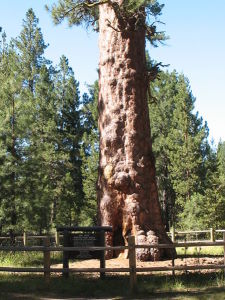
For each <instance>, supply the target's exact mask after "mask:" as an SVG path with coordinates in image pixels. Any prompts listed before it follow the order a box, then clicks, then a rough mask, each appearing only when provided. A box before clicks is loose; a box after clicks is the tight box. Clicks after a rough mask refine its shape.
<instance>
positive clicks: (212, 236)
mask: <svg viewBox="0 0 225 300" xmlns="http://www.w3.org/2000/svg"><path fill="white" fill-rule="evenodd" d="M210 241H211V242H215V232H214V229H213V228H210Z"/></svg>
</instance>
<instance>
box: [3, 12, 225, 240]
mask: <svg viewBox="0 0 225 300" xmlns="http://www.w3.org/2000/svg"><path fill="white" fill-rule="evenodd" d="M5 30H6V32H7V28H5ZM0 40H1V44H0V233H11V234H14V233H21V232H22V231H24V230H26V231H30V232H39V233H42V232H49V231H51V230H52V229H53V228H55V226H57V225H78V224H79V225H91V224H96V222H97V196H96V181H97V172H98V160H99V133H98V125H97V123H98V122H97V120H98V112H97V99H98V83H97V81H96V82H94V83H93V85H92V86H90V87H89V94H84V95H80V92H79V83H78V82H77V80H76V78H75V74H74V72H73V70H72V68H71V67H70V66H69V61H68V59H67V58H66V57H65V56H62V57H61V58H59V64H58V65H57V66H54V65H53V64H52V62H51V61H49V60H48V59H47V58H46V57H45V49H46V48H47V44H46V43H45V41H44V40H43V35H42V31H41V29H40V28H39V25H38V18H37V17H36V16H35V13H34V12H33V10H32V9H30V10H28V12H27V13H26V16H25V19H24V21H23V26H22V29H21V32H20V35H19V36H18V37H17V38H15V39H12V40H11V41H8V39H7V36H6V34H5V32H3V33H2V35H1V39H0ZM150 89H151V93H150V95H149V110H150V119H151V132H152V141H153V152H154V155H155V160H156V172H157V183H158V189H159V197H160V203H161V207H162V212H163V220H164V224H165V226H166V229H167V230H169V229H170V227H171V226H176V228H184V229H204V228H205V227H206V226H208V227H211V226H212V225H213V226H214V227H215V226H216V227H217V228H218V227H223V228H224V227H225V224H224V223H225V221H224V219H225V218H224V211H225V200H224V196H225V142H222V141H221V142H220V143H219V145H218V147H217V148H216V147H215V146H213V145H211V144H210V143H209V141H208V133H209V129H208V127H207V124H206V123H205V122H204V121H203V120H202V118H201V117H200V116H199V114H198V113H197V112H195V110H194V108H195V107H194V104H195V98H194V96H193V95H192V92H191V87H190V84H189V82H188V79H187V78H186V77H185V76H184V75H183V74H178V73H177V72H176V71H173V72H169V71H161V72H160V73H159V76H158V78H157V79H156V80H155V81H154V82H153V83H151V87H150ZM206 215H207V218H205V216H206Z"/></svg>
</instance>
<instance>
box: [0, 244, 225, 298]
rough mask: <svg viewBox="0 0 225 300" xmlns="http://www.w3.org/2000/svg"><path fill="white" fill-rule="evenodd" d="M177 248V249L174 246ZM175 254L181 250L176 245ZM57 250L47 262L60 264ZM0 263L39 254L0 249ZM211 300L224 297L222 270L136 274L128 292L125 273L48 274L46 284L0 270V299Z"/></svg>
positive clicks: (35, 262)
mask: <svg viewBox="0 0 225 300" xmlns="http://www.w3.org/2000/svg"><path fill="white" fill-rule="evenodd" d="M177 250H178V249H177ZM177 252H178V255H181V256H182V255H184V254H185V249H183V248H179V250H178V251H177ZM195 254H199V249H196V248H189V249H188V250H187V251H186V254H185V256H186V255H187V256H188V255H190V256H193V255H194V256H195ZM221 254H223V247H222V248H221V249H220V248H218V247H217V248H212V247H204V248H202V249H201V250H200V255H207V256H210V255H214V256H216V255H221ZM61 261H62V257H61V254H60V253H53V255H52V257H51V262H52V263H53V264H54V263H60V262H61ZM0 266H15V267H19V266H24V267H25V266H27V267H28V266H30V267H38V266H43V254H42V253H35V252H33V253H32V252H29V253H24V252H20V253H13V252H10V253H7V254H6V253H3V252H0ZM76 297H86V298H89V299H93V298H97V299H141V298H142V299H203V300H204V299H206V300H208V299H213V300H214V299H215V300H217V299H218V300H223V299H224V300H225V280H224V274H223V272H216V273H206V274H203V273H202V274H200V273H188V274H182V275H178V274H177V275H176V277H175V278H174V277H173V276H172V275H162V274H156V275H155V274H154V275H138V289H137V291H136V293H135V294H133V295H131V293H130V290H129V277H128V276H125V275H124V276H116V275H114V276H107V277H106V278H105V279H104V280H101V279H100V278H99V277H98V275H97V276H96V277H87V276H86V277H85V275H78V274H75V275H71V276H70V277H69V278H68V279H65V278H63V277H61V276H60V275H52V276H51V281H50V284H49V285H46V284H45V282H44V277H43V275H31V274H16V273H14V274H6V273H0V300H7V299H25V300H26V299H31V300H38V299H42V300H43V299H70V300H71V299H73V298H76Z"/></svg>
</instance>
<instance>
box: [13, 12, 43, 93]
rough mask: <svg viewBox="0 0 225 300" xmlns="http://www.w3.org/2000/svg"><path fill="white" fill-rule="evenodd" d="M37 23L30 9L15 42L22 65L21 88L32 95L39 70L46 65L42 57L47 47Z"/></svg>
mask: <svg viewBox="0 0 225 300" xmlns="http://www.w3.org/2000/svg"><path fill="white" fill-rule="evenodd" d="M38 23H39V20H38V18H37V17H36V16H35V13H34V11H33V9H32V8H30V9H29V10H28V11H27V13H26V18H25V19H24V20H23V29H22V31H21V33H20V35H19V37H18V38H17V39H16V40H15V44H16V47H17V49H18V51H19V53H20V59H21V65H22V67H21V70H20V72H21V74H22V76H23V79H24V80H23V86H25V87H27V88H29V90H30V91H31V92H32V93H33V92H34V91H35V83H36V81H37V78H38V74H39V72H40V69H41V67H42V66H43V65H44V64H46V63H47V61H46V59H45V58H44V56H43V54H44V50H45V49H46V47H47V45H46V44H45V42H44V39H43V35H42V32H41V29H40V28H39V27H38Z"/></svg>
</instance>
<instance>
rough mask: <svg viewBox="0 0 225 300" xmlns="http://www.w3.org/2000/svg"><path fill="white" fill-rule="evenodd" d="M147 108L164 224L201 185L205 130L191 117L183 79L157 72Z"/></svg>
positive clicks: (188, 93)
mask: <svg viewBox="0 0 225 300" xmlns="http://www.w3.org/2000/svg"><path fill="white" fill-rule="evenodd" d="M152 94H153V97H155V98H156V102H153V103H151V104H150V106H151V109H150V112H151V113H150V114H151V120H152V136H153V151H154V153H155V155H156V162H157V164H156V166H157V175H158V183H159V190H160V197H161V202H162V205H163V208H164V211H165V216H166V220H167V227H168V221H170V222H173V221H175V220H176V219H177V218H178V215H179V212H182V211H183V209H184V207H185V205H187V206H188V205H189V203H190V200H191V196H192V195H194V193H202V195H203V189H204V185H205V176H206V158H207V153H208V152H209V145H208V142H207V137H208V128H207V125H206V124H203V121H202V119H201V118H199V117H198V113H194V112H193V109H194V101H195V99H194V97H193V95H192V93H191V90H190V86H189V82H188V80H187V79H186V78H185V77H184V76H183V75H178V74H177V73H176V72H175V71H174V72H172V73H169V72H166V73H165V72H161V74H160V78H159V79H158V80H156V82H155V83H154V84H153V85H152Z"/></svg>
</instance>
